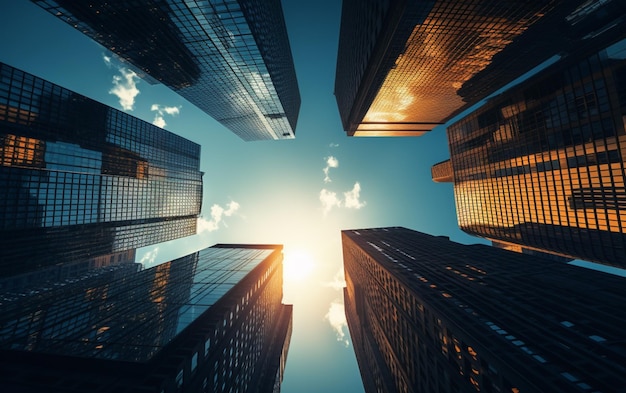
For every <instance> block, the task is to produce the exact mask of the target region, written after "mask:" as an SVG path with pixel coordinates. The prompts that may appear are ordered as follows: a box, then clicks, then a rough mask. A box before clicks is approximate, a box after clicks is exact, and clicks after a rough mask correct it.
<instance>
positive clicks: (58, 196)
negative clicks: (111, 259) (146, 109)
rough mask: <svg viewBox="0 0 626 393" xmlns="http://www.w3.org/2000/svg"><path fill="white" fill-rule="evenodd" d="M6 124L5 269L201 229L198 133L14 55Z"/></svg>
mask: <svg viewBox="0 0 626 393" xmlns="http://www.w3.org/2000/svg"><path fill="white" fill-rule="evenodd" d="M0 125H2V129H1V130H0V278H6V277H8V276H13V275H17V274H22V273H29V272H33V271H34V270H37V269H40V268H47V267H51V266H56V265H59V264H70V263H75V262H78V263H79V262H82V261H85V260H88V259H90V258H95V257H98V256H101V255H109V254H115V253H121V252H124V251H126V250H131V249H135V248H138V247H142V246H146V245H149V244H154V243H159V242H164V241H167V240H171V239H175V238H179V237H183V236H187V235H192V234H194V233H196V221H197V217H198V214H199V213H200V207H201V203H202V173H201V172H200V170H199V168H200V146H199V145H197V144H196V143H193V142H191V141H189V140H186V139H184V138H182V137H179V136H177V135H174V134H172V133H171V132H168V131H165V130H163V129H161V128H158V127H156V126H154V125H152V124H149V123H146V122H144V121H142V120H139V119H137V118H135V117H133V116H130V115H128V114H126V113H123V112H121V111H118V110H115V109H113V108H110V107H108V106H106V105H103V104H101V103H98V102H96V101H93V100H91V99H89V98H87V97H84V96H82V95H80V94H77V93H74V92H72V91H70V90H67V89H64V88H62V87H60V86H58V85H55V84H53V83H51V82H48V81H45V80H43V79H41V78H38V77H36V76H33V75H31V74H28V73H26V72H23V71H21V70H18V69H15V68H13V67H10V66H8V65H6V64H0Z"/></svg>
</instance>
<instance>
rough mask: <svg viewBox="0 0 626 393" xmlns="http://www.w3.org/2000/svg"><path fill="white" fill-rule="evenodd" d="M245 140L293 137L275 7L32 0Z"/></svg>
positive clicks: (294, 103) (295, 105)
mask: <svg viewBox="0 0 626 393" xmlns="http://www.w3.org/2000/svg"><path fill="white" fill-rule="evenodd" d="M33 2H34V3H35V4H37V5H39V6H41V7H42V8H44V9H45V10H46V11H48V12H50V13H51V14H53V15H55V16H57V17H58V18H59V19H61V20H63V21H65V22H67V23H69V24H70V25H71V26H73V27H75V28H76V29H77V30H79V31H80V32H82V33H84V34H86V35H88V36H89V37H91V38H92V39H94V40H95V41H97V42H99V43H100V44H101V45H103V46H104V47H106V48H107V49H109V50H110V51H111V52H113V53H115V54H116V55H117V56H118V57H119V58H121V59H123V60H125V61H126V62H128V63H130V64H132V65H134V68H135V69H136V70H137V71H138V73H139V74H140V75H141V76H142V77H144V78H146V80H147V81H148V82H152V83H155V82H157V81H158V82H160V83H163V84H164V85H166V86H168V87H169V88H171V89H172V90H174V91H175V92H177V93H178V94H180V95H181V96H183V97H184V98H186V99H187V100H188V101H189V102H191V103H192V104H194V105H195V106H197V107H198V108H200V109H201V110H202V111H204V112H206V113H207V114H208V115H210V116H211V117H213V118H214V119H215V120H217V121H219V122H220V123H222V124H223V125H224V126H225V127H227V128H228V129H230V130H231V131H232V132H234V133H235V134H236V135H238V136H239V137H240V138H242V139H243V140H246V141H251V140H263V139H290V138H294V137H295V132H296V131H295V130H296V123H297V120H298V112H299V110H300V93H299V90H298V82H297V79H296V74H295V69H294V66H293V59H292V57H291V48H290V46H289V40H288V37H287V30H286V27H285V21H284V18H283V12H282V6H281V3H280V0H238V1H227V0H220V1H211V2H206V1H195V0H194V1H183V0H146V1H141V2H135V1H115V2H111V1H104V0H97V1H90V2H88V3H84V2H75V1H71V0H33Z"/></svg>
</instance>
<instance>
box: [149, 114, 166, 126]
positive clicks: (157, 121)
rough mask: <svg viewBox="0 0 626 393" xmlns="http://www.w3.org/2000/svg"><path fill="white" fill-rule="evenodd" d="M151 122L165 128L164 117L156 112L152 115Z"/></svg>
mask: <svg viewBox="0 0 626 393" xmlns="http://www.w3.org/2000/svg"><path fill="white" fill-rule="evenodd" d="M152 124H154V125H155V126H157V127H161V128H165V126H166V125H167V123H166V122H165V119H164V118H163V116H161V115H159V114H156V115H155V116H154V120H152Z"/></svg>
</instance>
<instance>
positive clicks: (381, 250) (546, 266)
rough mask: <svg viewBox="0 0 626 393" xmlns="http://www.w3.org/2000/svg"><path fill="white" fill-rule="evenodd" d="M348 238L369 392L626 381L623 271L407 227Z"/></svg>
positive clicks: (566, 387)
mask: <svg viewBox="0 0 626 393" xmlns="http://www.w3.org/2000/svg"><path fill="white" fill-rule="evenodd" d="M342 243H343V253H344V269H345V275H346V288H345V292H344V302H345V304H346V306H345V308H346V317H347V321H348V327H349V329H350V334H351V337H352V342H353V346H354V349H355V353H356V356H357V361H358V363H359V368H360V370H361V375H362V377H363V383H364V387H365V391H366V392H368V393H369V392H381V391H384V392H473V391H476V392H478V391H487V392H547V391H549V392H590V391H621V390H620V389H621V387H622V386H626V379H625V378H624V375H626V374H625V373H624V371H625V369H624V364H626V351H625V349H626V348H624V345H623V342H624V333H623V331H622V329H621V326H622V325H623V322H624V319H625V318H626V314H624V312H623V311H622V310H621V308H622V304H623V302H624V300H625V299H626V291H625V290H624V285H623V281H624V279H623V278H622V277H616V276H611V275H608V274H606V273H601V272H597V271H590V270H588V269H583V268H579V267H576V266H572V265H568V264H565V263H561V262H555V261H553V260H550V259H543V258H542V257H540V256H531V255H525V254H520V253H515V252H510V251H506V250H502V249H499V248H495V247H489V246H486V245H462V244H458V243H455V242H451V241H450V240H449V239H448V238H445V237H441V236H440V237H435V236H430V235H427V234H423V233H420V232H416V231H412V230H409V229H406V228H399V227H393V228H373V229H358V230H346V231H342Z"/></svg>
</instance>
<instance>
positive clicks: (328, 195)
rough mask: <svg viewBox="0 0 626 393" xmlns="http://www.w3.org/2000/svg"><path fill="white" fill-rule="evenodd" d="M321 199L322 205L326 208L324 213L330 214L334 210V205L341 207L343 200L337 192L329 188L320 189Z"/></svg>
mask: <svg viewBox="0 0 626 393" xmlns="http://www.w3.org/2000/svg"><path fill="white" fill-rule="evenodd" d="M320 201H321V202H322V207H323V208H324V215H326V214H328V212H330V211H331V210H332V208H333V207H335V206H336V207H341V200H340V199H339V198H337V193H336V192H332V191H328V190H327V189H322V191H320Z"/></svg>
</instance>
